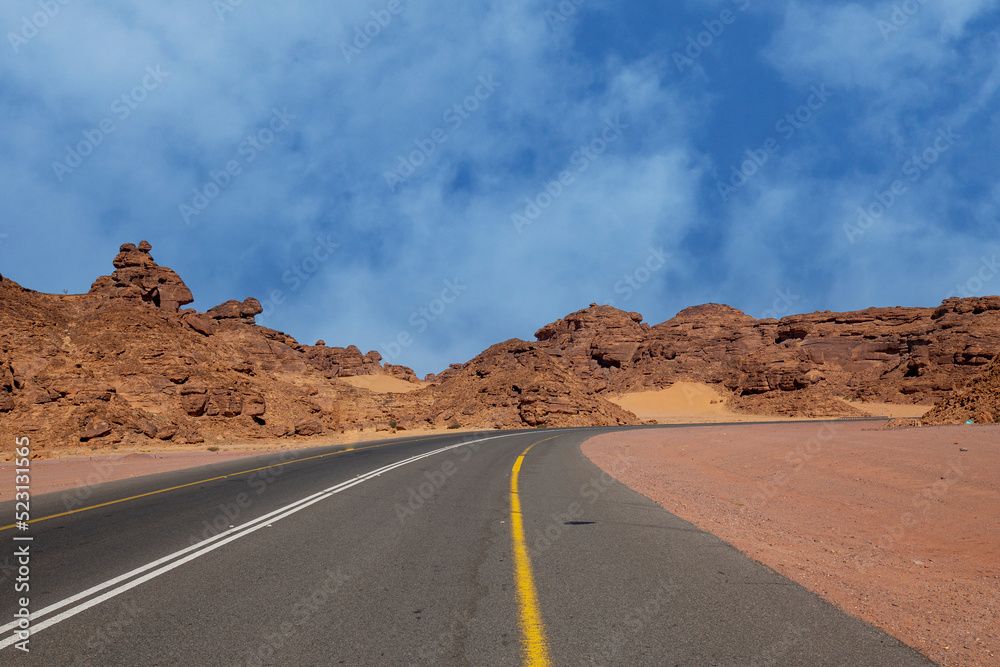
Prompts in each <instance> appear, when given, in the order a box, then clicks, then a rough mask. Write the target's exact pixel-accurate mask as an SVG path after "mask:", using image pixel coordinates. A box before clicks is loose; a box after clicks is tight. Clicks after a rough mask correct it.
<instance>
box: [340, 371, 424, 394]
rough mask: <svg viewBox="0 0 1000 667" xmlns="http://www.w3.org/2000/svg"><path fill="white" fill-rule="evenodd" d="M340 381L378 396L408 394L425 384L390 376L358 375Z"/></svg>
mask: <svg viewBox="0 0 1000 667" xmlns="http://www.w3.org/2000/svg"><path fill="white" fill-rule="evenodd" d="M338 379H339V380H342V381H343V382H346V383H347V384H349V385H351V386H352V387H358V388H359V389H367V390H368V391H373V392H375V393H376V394H408V393H410V392H411V391H416V390H417V389H420V388H421V387H423V386H424V383H423V382H421V383H420V384H417V383H415V382H407V381H406V380H400V379H399V378H394V377H389V376H388V375H356V376H354V377H349V378H338Z"/></svg>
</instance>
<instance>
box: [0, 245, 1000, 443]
mask: <svg viewBox="0 0 1000 667" xmlns="http://www.w3.org/2000/svg"><path fill="white" fill-rule="evenodd" d="M151 250H152V248H151V246H150V244H149V243H147V242H145V241H143V242H142V243H140V244H138V245H133V244H125V245H123V246H121V248H120V251H119V253H118V255H117V256H116V257H115V258H114V261H113V265H114V269H115V270H114V272H112V273H111V274H110V275H108V276H102V277H100V278H98V279H97V280H96V281H95V282H94V284H93V286H92V287H91V289H90V291H89V292H88V293H87V294H79V295H54V294H42V293H38V292H34V291H32V290H28V289H25V288H23V287H21V286H19V285H17V284H16V283H14V282H12V281H10V280H7V279H4V278H3V277H2V276H0V330H2V331H3V337H2V339H0V437H10V436H13V435H29V436H35V437H36V438H37V439H38V440H39V442H40V443H42V445H41V446H43V447H44V446H45V443H49V444H50V445H51V446H53V447H55V446H69V445H71V444H74V443H75V444H80V443H86V444H87V445H89V446H92V447H101V446H110V445H115V444H118V443H120V442H123V441H124V442H126V443H141V442H149V441H161V442H170V443H199V442H203V441H205V440H206V439H218V438H276V437H286V436H293V435H301V436H306V435H319V434H325V433H338V432H345V431H350V430H367V429H371V430H390V429H413V428H420V427H438V428H445V427H449V426H456V425H461V426H474V427H482V428H518V427H535V426H583V425H615V424H636V423H639V420H638V419H637V418H636V417H635V415H633V414H632V413H629V412H627V411H625V410H623V409H621V408H619V407H618V406H616V405H614V404H613V403H611V402H610V401H609V400H608V398H611V397H613V396H615V395H616V394H621V393H626V392H632V391H641V390H648V389H657V388H664V387H668V386H670V385H671V384H672V383H674V382H677V381H682V380H684V381H693V382H702V383H706V384H709V385H711V386H713V387H714V388H715V389H716V390H717V391H719V393H721V394H723V395H724V396H727V397H728V399H727V403H728V405H729V407H730V408H731V409H735V410H738V411H744V412H753V413H758V414H766V415H794V416H815V417H821V416H846V415H853V414H859V412H858V411H857V409H856V408H854V407H852V406H850V405H849V404H848V403H846V402H845V401H844V400H842V399H843V398H849V399H855V400H861V401H885V402H896V403H921V404H927V403H933V402H935V401H943V400H945V399H948V397H949V396H951V395H952V391H953V390H954V389H955V388H956V387H966V386H967V385H968V383H969V382H970V381H971V380H972V379H973V378H974V377H976V376H977V375H978V374H979V373H980V372H981V371H982V370H983V369H984V368H986V367H987V364H990V363H991V361H992V364H993V365H992V366H990V368H991V369H994V368H995V367H996V363H997V362H996V361H995V360H996V356H997V355H996V351H997V350H998V349H1000V297H983V298H972V299H948V300H946V301H944V302H943V303H942V304H941V305H940V306H939V307H937V308H869V309H866V310H863V311H857V312H851V313H830V312H823V313H811V314H806V315H793V316H789V317H785V318H782V319H781V320H774V319H764V320H756V319H754V318H752V317H749V316H748V315H746V314H745V313H742V312H741V311H739V310H737V309H735V308H731V307H729V306H724V305H719V304H704V305H701V306H695V307H692V308H688V309H685V310H683V311H681V312H680V313H678V314H677V315H676V316H675V317H673V318H672V319H670V320H667V321H666V322H663V323H661V324H657V325H653V326H650V325H648V324H646V323H644V322H643V318H642V315H640V314H639V313H628V312H624V311H621V310H617V309H615V308H612V307H610V306H599V305H597V304H591V306H590V307H589V308H586V309H584V310H581V311H578V312H576V313H572V314H571V315H568V316H567V317H565V318H562V319H560V320H557V321H555V322H553V323H551V324H548V325H546V326H544V327H542V328H541V329H539V330H538V332H537V333H536V339H537V340H536V341H535V342H526V341H522V340H517V339H513V340H509V341H506V342H504V343H500V344H498V345H494V346H493V347H491V348H489V349H488V350H486V351H484V352H483V353H482V354H480V355H478V356H477V357H476V358H474V359H472V360H471V361H469V362H466V363H464V364H452V365H451V367H449V368H448V369H446V370H445V371H443V372H442V373H440V374H438V375H436V376H434V375H431V376H428V378H427V380H429V382H424V383H421V382H420V381H419V380H418V379H417V377H416V375H415V374H414V373H413V371H412V370H411V369H409V368H406V367H404V366H395V365H392V364H383V363H382V358H381V356H380V355H379V354H378V353H377V352H375V351H371V352H368V353H362V352H361V350H360V349H358V348H357V347H355V346H353V345H349V346H347V347H333V346H327V345H326V344H325V343H324V342H323V341H318V342H317V344H316V345H302V344H300V343H299V342H298V341H296V340H295V339H294V338H292V337H291V336H289V335H287V334H285V333H282V332H280V331H276V330H273V329H269V328H266V327H262V326H259V325H257V324H256V323H255V316H256V315H258V314H259V313H260V312H261V305H260V303H259V302H258V301H257V300H256V299H254V298H252V297H248V298H246V299H244V300H242V301H238V300H229V301H226V302H225V303H222V304H219V305H218V306H215V307H214V308H210V309H208V310H207V311H206V312H198V311H196V310H194V309H191V308H182V306H185V305H187V304H189V303H191V302H192V301H193V296H192V294H191V291H190V289H188V287H187V285H185V284H184V282H183V280H181V278H180V277H179V276H178V275H177V274H176V273H175V272H174V271H172V270H171V269H169V268H166V267H161V266H159V265H158V264H157V263H156V262H155V261H154V260H153V257H152V255H151ZM991 372H993V373H994V375H995V371H991ZM362 375H384V376H387V377H393V378H397V379H400V380H405V381H407V382H411V383H414V384H417V385H420V388H419V389H417V390H416V391H413V392H410V393H406V394H379V393H375V392H372V391H368V390H367V389H361V388H356V387H354V386H351V385H350V384H348V383H347V382H344V379H345V378H351V377H356V376H362ZM987 375H988V374H987ZM989 377H993V376H989ZM987 385H988V383H987ZM987 385H983V384H974V385H968V386H974V387H977V388H974V389H970V390H968V391H971V392H972V393H968V397H967V398H956V399H955V400H956V401H958V402H957V403H954V404H953V403H948V402H947V401H945V405H946V407H945V408H942V410H944V411H943V412H941V413H940V414H939V415H938V416H937V417H935V418H939V419H945V420H947V419H957V418H958V416H959V412H960V411H961V409H965V408H966V407H968V406H970V405H974V406H975V407H974V410H973V412H974V413H975V415H974V416H976V418H979V417H980V416H982V415H990V416H993V417H995V416H996V413H995V412H991V411H990V410H992V408H991V407H989V406H990V405H994V406H995V399H990V398H989V396H988V395H987V396H986V398H983V399H982V401H986V402H985V403H983V402H982V401H981V400H980V396H981V395H984V394H983V391H982V387H983V386H987ZM988 386H992V385H988ZM959 391H965V390H959ZM986 394H988V392H986ZM955 396H956V397H957V396H959V394H955ZM990 400H993V401H994V402H993V403H992V404H991V403H989V401H990ZM947 406H950V407H947ZM962 414H966V413H964V412H963V413H962Z"/></svg>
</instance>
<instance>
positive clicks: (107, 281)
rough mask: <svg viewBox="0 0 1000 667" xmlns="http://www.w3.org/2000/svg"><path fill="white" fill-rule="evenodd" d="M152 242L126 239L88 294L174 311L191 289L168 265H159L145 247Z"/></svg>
mask: <svg viewBox="0 0 1000 667" xmlns="http://www.w3.org/2000/svg"><path fill="white" fill-rule="evenodd" d="M150 250H152V246H151V245H150V244H149V242H148V241H142V242H141V243H140V244H139V245H138V246H135V245H133V244H131V243H126V244H124V245H123V246H121V248H120V249H119V253H118V256H117V257H115V259H114V262H113V264H114V266H115V271H114V272H113V273H112V274H111V275H110V276H101V277H100V278H98V279H97V280H96V281H95V282H94V284H93V285H92V286H91V288H90V293H91V294H97V295H103V296H107V297H110V298H112V299H131V300H136V301H145V302H147V303H151V304H152V305H154V306H156V307H158V308H162V309H163V310H165V311H167V312H171V313H175V312H177V311H178V310H179V308H180V307H181V306H183V305H184V304H188V303H191V302H192V301H194V297H193V296H192V295H191V290H189V289H188V287H187V285H185V284H184V281H183V280H181V278H180V276H178V275H177V274H176V273H174V271H173V270H172V269H168V268H167V267H165V266H159V265H157V263H156V262H155V261H153V257H152V255H150V254H149V251H150Z"/></svg>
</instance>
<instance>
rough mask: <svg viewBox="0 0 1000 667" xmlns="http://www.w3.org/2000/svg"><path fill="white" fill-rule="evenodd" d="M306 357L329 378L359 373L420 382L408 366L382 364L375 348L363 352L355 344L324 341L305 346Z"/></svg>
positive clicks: (345, 376) (380, 356) (346, 376)
mask: <svg viewBox="0 0 1000 667" xmlns="http://www.w3.org/2000/svg"><path fill="white" fill-rule="evenodd" d="M303 351H304V352H305V355H306V358H307V359H308V360H309V363H311V364H312V365H313V366H314V367H315V368H316V369H318V370H319V371H320V372H322V373H323V375H325V376H326V377H327V378H349V377H357V376H359V375H387V376H389V377H394V378H398V379H400V380H406V381H407V382H414V383H419V382H420V380H419V379H418V378H417V375H416V373H414V372H413V370H412V369H410V368H407V367H406V366H395V365H393V364H385V365H384V366H383V365H382V355H380V354H379V353H378V352H376V351H375V350H371V351H369V352H368V353H367V354H362V353H361V350H359V349H358V348H357V347H356V346H354V345H349V346H347V347H327V346H326V344H325V343H323V341H319V342H317V344H316V345H307V346H304V347H303Z"/></svg>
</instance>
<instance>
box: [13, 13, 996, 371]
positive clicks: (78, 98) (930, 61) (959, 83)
mask: <svg viewBox="0 0 1000 667" xmlns="http://www.w3.org/2000/svg"><path fill="white" fill-rule="evenodd" d="M998 5H1000V3H998V2H996V1H986V0H956V1H954V2H950V3H935V2H923V3H922V2H920V1H919V0H908V1H907V2H897V3H884V2H875V3H868V2H866V3H844V2H805V1H794V2H787V1H782V0H774V1H772V2H768V3H763V2H757V1H755V0H716V1H708V0H705V1H697V0H688V1H687V2H678V3H653V2H626V3H613V2H610V1H605V0H564V1H563V2H559V1H557V0H541V1H539V0H530V1H529V0H507V1H506V2H492V1H485V2H479V3H458V2H444V3H420V2H415V1H413V0H398V1H396V0H368V1H364V2H360V1H353V0H344V1H342V2H338V3H334V4H333V5H332V6H330V7H327V6H324V5H320V4H319V3H304V2H298V1H296V0H289V1H287V2H283V3H280V4H278V5H272V4H269V3H263V2H255V1H253V0H243V1H242V2H239V3H237V2H236V1H235V0H218V1H216V2H213V1H212V0H199V1H198V2H180V3H170V4H169V6H160V5H157V4H155V3H139V2H136V1H135V0H104V1H102V2H93V1H88V0H62V2H60V1H59V0H43V1H38V0H36V1H31V2H29V1H22V0H10V1H9V2H5V3H4V4H3V6H2V8H0V28H2V29H3V32H4V34H5V39H4V43H3V44H2V45H0V118H2V121H3V122H2V125H0V196H2V197H3V200H4V211H5V214H4V216H3V218H2V219H0V272H2V273H3V275H5V276H7V277H9V278H12V279H14V280H16V281H18V282H20V283H22V284H23V285H25V286H27V287H31V288H33V289H37V290H41V291H47V292H62V291H63V290H68V291H69V292H70V293H76V292H85V291H87V289H89V287H90V283H91V282H92V281H93V280H94V279H95V278H96V277H97V276H98V275H101V274H106V273H109V272H110V271H111V269H112V267H111V259H112V257H113V256H114V254H115V252H116V251H117V248H118V245H119V244H121V243H123V242H129V241H130V242H138V241H139V240H141V239H148V240H149V241H150V242H151V243H152V244H153V255H154V257H155V258H156V259H157V261H158V262H159V263H161V264H163V265H166V266H170V267H172V268H173V269H175V270H176V271H177V272H178V273H179V274H180V275H181V276H182V277H183V278H184V280H185V281H186V282H187V284H188V286H189V287H190V288H191V290H192V291H193V293H194V295H195V298H196V302H195V303H194V304H193V305H194V306H195V307H197V308H199V309H200V310H205V309H207V308H210V307H212V306H214V305H216V304H218V303H220V302H222V301H225V300H226V299H230V298H238V299H242V298H244V297H247V296H255V297H257V298H258V299H260V300H261V301H262V302H263V303H264V305H265V307H266V309H267V312H266V313H265V316H263V317H261V318H259V321H260V322H261V323H262V324H265V325H267V326H271V327H273V328H277V329H281V330H283V331H286V332H288V333H290V334H292V335H293V336H295V337H296V338H298V339H299V340H300V341H302V342H305V343H312V342H314V341H315V340H316V339H320V338H322V339H324V340H325V341H326V342H327V344H330V345H349V344H355V345H357V346H358V347H360V348H362V350H368V349H378V350H379V351H380V352H382V354H383V356H385V357H386V358H387V359H388V360H391V361H393V362H394V363H401V364H405V365H409V366H412V367H413V368H415V369H416V370H417V372H418V373H419V374H421V375H423V374H424V373H427V372H437V371H440V370H441V369H442V368H444V367H446V366H447V364H448V363H450V362H461V361H465V360H467V359H469V358H471V357H472V356H474V355H475V354H477V353H478V352H479V351H481V350H483V349H484V348H486V347H487V346H489V345H491V344H493V343H496V342H499V341H501V340H504V339H507V338H510V337H514V336H517V337H521V338H527V339H531V338H532V335H533V333H534V331H535V330H536V329H538V328H539V327H541V326H542V325H544V324H546V323H548V322H550V321H552V320H555V319H557V318H559V317H562V316H564V315H566V314H568V313H570V312H572V311H575V310H578V309H580V308H584V307H586V306H587V305H588V304H589V303H591V302H598V303H613V304H614V305H616V306H618V307H620V308H623V309H626V310H636V311H639V312H641V313H643V315H645V317H646V321H647V322H650V323H656V322H661V321H663V320H666V319H669V318H670V317H672V316H673V315H674V314H675V313H676V312H677V311H679V310H681V309H682V308H685V307H687V306H690V305H695V304H699V303H704V302H709V301H712V302H721V303H727V304H730V305H732V306H735V307H737V308H740V309H742V310H744V311H746V312H747V313H748V314H750V315H753V316H755V317H763V316H768V315H779V316H780V315H783V314H790V313H798V312H811V311H814V310H827V309H829V310H853V309H858V308H864V307H867V306H894V305H925V306H929V305H936V304H937V303H938V302H940V301H941V300H942V299H944V298H946V297H948V296H953V295H958V296H969V295H979V294H997V293H1000V269H998V268H997V267H996V260H995V256H996V255H997V254H1000V253H998V250H1000V248H998V246H1000V242H998V238H1000V234H998V232H1000V222H998V221H1000V159H998V155H1000V114H998V109H1000V104H998V102H1000V98H998V95H997V86H998V85H1000V7H998ZM366 33H367V34H366Z"/></svg>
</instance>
